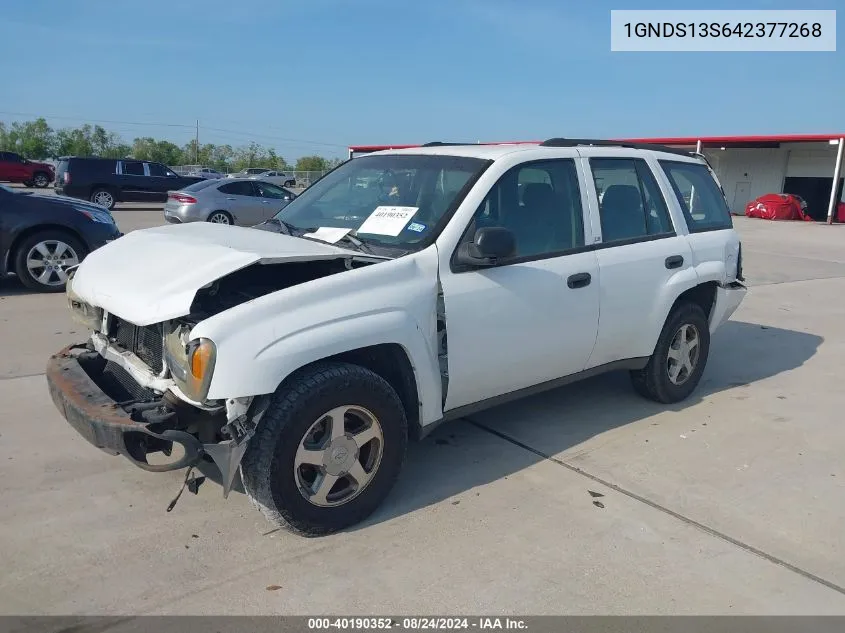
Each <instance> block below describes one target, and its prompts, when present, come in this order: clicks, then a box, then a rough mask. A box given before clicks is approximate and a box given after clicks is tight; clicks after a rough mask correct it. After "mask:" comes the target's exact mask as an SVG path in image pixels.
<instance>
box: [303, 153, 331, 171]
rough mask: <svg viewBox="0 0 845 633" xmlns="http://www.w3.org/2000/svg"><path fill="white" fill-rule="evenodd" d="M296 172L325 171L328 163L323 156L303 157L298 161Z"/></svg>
mask: <svg viewBox="0 0 845 633" xmlns="http://www.w3.org/2000/svg"><path fill="white" fill-rule="evenodd" d="M295 169H296V171H325V170H327V169H328V161H326V159H325V158H323V157H322V156H302V157H301V158H299V159H298V160H297V161H296V167H295Z"/></svg>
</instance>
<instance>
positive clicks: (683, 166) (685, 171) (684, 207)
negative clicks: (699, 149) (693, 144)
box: [658, 160, 739, 284]
mask: <svg viewBox="0 0 845 633" xmlns="http://www.w3.org/2000/svg"><path fill="white" fill-rule="evenodd" d="M658 162H659V165H660V168H661V170H662V172H663V173H662V175H663V177H664V178H665V179H666V181H667V183H668V186H669V187H670V188H671V191H672V192H673V193H674V200H673V202H674V203H675V204H677V205H678V206H679V207H680V211H681V213H682V214H683V217H684V219H685V221H686V225H687V230H688V231H689V234H688V235H687V240H688V241H689V244H690V246H691V248H692V262H693V265H694V266H695V270H696V272H697V274H698V277H699V279H700V280H701V281H702V282H705V281H716V282H717V283H720V284H725V283H729V282H732V281H734V280H735V279H736V268H737V261H738V258H739V236H738V235H737V233H736V231H734V228H733V220H732V219H731V213H730V210H729V209H728V204H727V202H726V200H725V194H724V191H723V190H722V187H721V185H720V184H719V182H718V179H717V178H716V176H715V174H713V172H712V171H711V170H710V168H709V167H707V165H705V164H704V163H702V162H690V161H681V160H678V161H674V160H660V161H658Z"/></svg>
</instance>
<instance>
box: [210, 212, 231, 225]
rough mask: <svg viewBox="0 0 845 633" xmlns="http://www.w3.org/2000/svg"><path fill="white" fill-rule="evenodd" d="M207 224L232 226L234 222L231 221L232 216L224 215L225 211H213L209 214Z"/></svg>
mask: <svg viewBox="0 0 845 633" xmlns="http://www.w3.org/2000/svg"><path fill="white" fill-rule="evenodd" d="M206 221H207V222H211V223H212V224H229V225H233V224H234V223H235V221H234V220H233V219H232V216H231V215H229V214H228V213H226V212H225V211H213V212H212V213H210V214H209V216H208V220H206Z"/></svg>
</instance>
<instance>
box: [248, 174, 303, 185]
mask: <svg viewBox="0 0 845 633" xmlns="http://www.w3.org/2000/svg"><path fill="white" fill-rule="evenodd" d="M250 178H252V179H253V180H263V181H264V182H271V183H273V184H274V185H279V186H280V187H296V176H294V175H293V174H291V173H290V172H284V171H265V172H263V173H261V174H256V175H254V176H250Z"/></svg>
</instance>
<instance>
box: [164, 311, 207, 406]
mask: <svg viewBox="0 0 845 633" xmlns="http://www.w3.org/2000/svg"><path fill="white" fill-rule="evenodd" d="M190 330H191V328H190V327H189V326H187V325H183V324H179V323H173V324H172V325H171V326H170V328H169V330H168V332H167V334H166V336H165V357H166V360H167V366H168V367H169V368H170V373H171V375H172V376H173V381H174V382H175V383H176V385H177V386H178V387H179V389H181V390H182V392H183V393H184V394H185V395H186V396H188V397H189V398H190V399H191V400H194V401H195V402H202V401H203V400H205V397H206V395H208V386H209V384H210V383H211V375H212V373H214V362H215V360H216V357H217V348H216V347H215V345H214V343H213V342H212V341H211V340H210V339H207V338H201V339H195V340H189V336H190Z"/></svg>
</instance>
